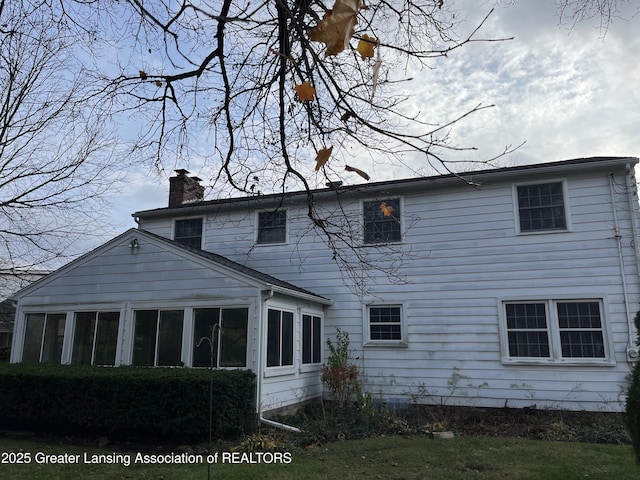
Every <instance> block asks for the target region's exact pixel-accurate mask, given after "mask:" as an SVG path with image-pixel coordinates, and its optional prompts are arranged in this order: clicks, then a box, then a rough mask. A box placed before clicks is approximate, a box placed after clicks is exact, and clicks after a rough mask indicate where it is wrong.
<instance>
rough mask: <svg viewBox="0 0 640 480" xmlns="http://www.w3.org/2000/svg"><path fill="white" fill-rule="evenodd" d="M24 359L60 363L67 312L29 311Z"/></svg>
mask: <svg viewBox="0 0 640 480" xmlns="http://www.w3.org/2000/svg"><path fill="white" fill-rule="evenodd" d="M26 320H27V321H26V331H25V335H24V348H23V350H22V361H23V362H25V363H39V362H40V363H60V360H61V358H62V344H63V341H64V329H65V324H66V320H67V314H66V313H28V314H27V317H26Z"/></svg>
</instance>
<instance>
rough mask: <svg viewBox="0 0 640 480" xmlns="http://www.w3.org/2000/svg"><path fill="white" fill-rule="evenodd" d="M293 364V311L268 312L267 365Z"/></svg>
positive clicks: (272, 310) (274, 310)
mask: <svg viewBox="0 0 640 480" xmlns="http://www.w3.org/2000/svg"><path fill="white" fill-rule="evenodd" d="M286 366H293V312H288V311H286V310H277V309H273V308H270V309H269V310H268V312H267V367H286Z"/></svg>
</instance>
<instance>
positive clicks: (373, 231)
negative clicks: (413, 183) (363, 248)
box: [363, 198, 402, 244]
mask: <svg viewBox="0 0 640 480" xmlns="http://www.w3.org/2000/svg"><path fill="white" fill-rule="evenodd" d="M363 212H364V243H365V244H375V243H393V242H400V241H401V240H402V228H401V227H402V226H401V222H400V218H401V217H400V199H399V198H392V199H388V200H373V201H368V202H364V204H363Z"/></svg>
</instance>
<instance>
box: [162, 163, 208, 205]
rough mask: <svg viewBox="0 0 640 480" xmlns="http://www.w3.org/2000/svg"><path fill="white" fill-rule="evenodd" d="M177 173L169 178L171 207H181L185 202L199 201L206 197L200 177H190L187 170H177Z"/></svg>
mask: <svg viewBox="0 0 640 480" xmlns="http://www.w3.org/2000/svg"><path fill="white" fill-rule="evenodd" d="M175 172H176V173H177V175H176V176H175V177H171V178H169V207H170V208H171V207H179V206H181V205H184V204H185V203H191V202H199V201H200V200H203V199H204V187H203V186H202V185H200V179H199V178H198V177H188V176H187V174H188V173H189V172H188V171H187V170H184V169H180V170H176V171H175Z"/></svg>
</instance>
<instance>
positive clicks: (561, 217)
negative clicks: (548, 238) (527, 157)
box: [516, 182, 567, 233]
mask: <svg viewBox="0 0 640 480" xmlns="http://www.w3.org/2000/svg"><path fill="white" fill-rule="evenodd" d="M516 189H517V198H518V218H519V222H520V232H522V233H526V232H542V231H549V230H566V229H567V218H566V209H565V204H564V187H563V184H562V182H553V183H539V184H530V185H518V186H517V187H516Z"/></svg>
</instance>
